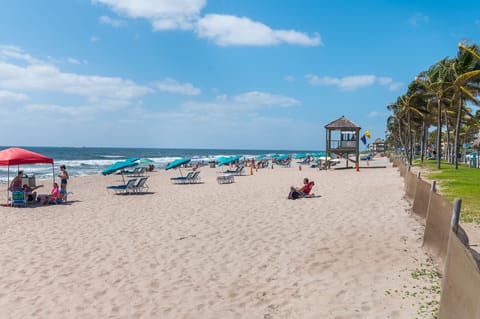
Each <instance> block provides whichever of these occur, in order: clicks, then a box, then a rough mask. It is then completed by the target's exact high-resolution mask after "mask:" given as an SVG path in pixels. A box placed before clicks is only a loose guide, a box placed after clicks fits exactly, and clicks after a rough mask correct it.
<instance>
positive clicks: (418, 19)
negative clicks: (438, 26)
mask: <svg viewBox="0 0 480 319" xmlns="http://www.w3.org/2000/svg"><path fill="white" fill-rule="evenodd" d="M429 20H430V18H429V17H428V16H427V15H424V14H423V13H419V12H418V13H415V14H414V15H413V16H411V17H410V19H409V20H408V22H409V23H410V25H412V26H414V27H416V26H417V25H419V24H420V23H428V21H429Z"/></svg>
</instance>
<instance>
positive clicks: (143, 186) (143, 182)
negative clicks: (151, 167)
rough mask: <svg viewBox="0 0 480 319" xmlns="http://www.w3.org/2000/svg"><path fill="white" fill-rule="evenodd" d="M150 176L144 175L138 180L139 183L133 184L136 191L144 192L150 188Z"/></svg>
mask: <svg viewBox="0 0 480 319" xmlns="http://www.w3.org/2000/svg"><path fill="white" fill-rule="evenodd" d="M147 179H148V177H142V178H140V179H139V180H138V183H137V184H135V185H134V186H133V189H132V190H133V192H134V193H143V192H145V191H146V190H147V189H148V185H147Z"/></svg>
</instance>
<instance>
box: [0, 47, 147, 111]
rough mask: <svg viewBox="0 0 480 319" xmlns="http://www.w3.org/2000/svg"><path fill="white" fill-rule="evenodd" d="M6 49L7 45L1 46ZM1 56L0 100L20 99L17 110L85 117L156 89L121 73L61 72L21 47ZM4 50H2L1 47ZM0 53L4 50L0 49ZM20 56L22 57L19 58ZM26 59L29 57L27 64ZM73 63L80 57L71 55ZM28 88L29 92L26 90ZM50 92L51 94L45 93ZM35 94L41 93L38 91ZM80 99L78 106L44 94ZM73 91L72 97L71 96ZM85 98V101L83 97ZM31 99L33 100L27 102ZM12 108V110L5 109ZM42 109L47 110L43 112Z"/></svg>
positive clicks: (118, 106) (114, 108)
mask: <svg viewBox="0 0 480 319" xmlns="http://www.w3.org/2000/svg"><path fill="white" fill-rule="evenodd" d="M2 49H5V47H2ZM12 51H14V52H16V54H11V55H3V61H2V60H0V104H2V103H3V104H5V103H17V104H18V105H17V106H16V107H15V110H12V111H15V112H17V113H18V112H19V111H22V110H23V111H24V112H26V113H29V114H33V113H32V112H34V113H35V114H37V115H39V114H50V115H51V114H53V112H54V113H55V114H59V115H75V116H76V117H79V118H80V117H82V118H86V117H88V116H93V115H94V114H96V113H98V112H109V111H115V110H118V109H121V108H125V107H127V106H129V105H132V104H133V103H134V101H133V99H135V98H138V97H141V96H143V95H146V94H149V93H151V92H153V90H152V89H151V88H149V87H147V86H142V85H138V84H136V83H135V82H133V81H131V80H128V79H123V78H119V77H105V76H98V75H82V74H76V73H67V72H62V71H61V70H60V69H59V68H58V67H56V66H54V65H52V64H49V63H47V62H42V61H40V60H38V59H35V58H33V57H31V56H30V55H29V54H27V53H25V52H23V51H22V50H21V49H19V48H15V49H14V50H10V49H9V52H12ZM0 52H1V51H0ZM0 54H1V53H0ZM18 57H20V61H18V60H19V59H18ZM25 61H29V63H27V64H26V65H24V64H25V63H24V62H25ZM70 62H71V63H75V62H78V63H80V61H78V60H76V59H72V58H70ZM26 92H28V94H29V95H28V96H27V94H26ZM45 93H48V94H45ZM36 94H39V96H40V97H39V96H38V95H36ZM45 95H46V96H49V98H53V99H59V100H60V99H64V96H63V95H70V97H68V98H69V99H71V100H72V99H73V100H78V99H79V98H80V100H79V102H80V104H79V105H77V106H62V105H59V104H52V103H50V102H47V103H45V102H44V101H42V99H44V98H43V97H42V96H45ZM72 95H73V98H72V97H71V96H72ZM82 99H83V100H84V101H83V102H82V101H81V100H82ZM29 101H32V103H30V104H26V103H25V102H29ZM3 111H5V112H7V111H8V112H10V110H5V109H3ZM43 111H45V112H47V113H42V112H43Z"/></svg>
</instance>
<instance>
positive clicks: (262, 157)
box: [255, 154, 267, 160]
mask: <svg viewBox="0 0 480 319" xmlns="http://www.w3.org/2000/svg"><path fill="white" fill-rule="evenodd" d="M265 157H267V155H265V154H260V155H257V157H255V159H256V160H261V159H264V158H265Z"/></svg>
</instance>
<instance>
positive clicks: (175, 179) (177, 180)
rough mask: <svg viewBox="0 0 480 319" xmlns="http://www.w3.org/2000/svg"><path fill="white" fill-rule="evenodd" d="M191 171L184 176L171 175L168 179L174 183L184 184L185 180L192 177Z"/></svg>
mask: <svg viewBox="0 0 480 319" xmlns="http://www.w3.org/2000/svg"><path fill="white" fill-rule="evenodd" d="M193 173H194V172H188V174H187V175H185V176H180V177H172V178H170V181H171V182H172V183H174V184H186V181H188V179H189V178H190V177H192V175H193Z"/></svg>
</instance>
